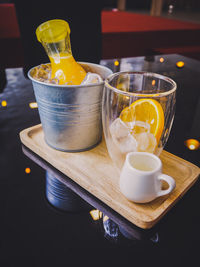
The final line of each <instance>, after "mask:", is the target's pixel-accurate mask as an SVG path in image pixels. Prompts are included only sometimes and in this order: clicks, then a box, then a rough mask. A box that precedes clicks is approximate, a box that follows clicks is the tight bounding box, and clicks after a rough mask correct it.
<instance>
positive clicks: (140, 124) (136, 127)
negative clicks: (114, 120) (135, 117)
mask: <svg viewBox="0 0 200 267" xmlns="http://www.w3.org/2000/svg"><path fill="white" fill-rule="evenodd" d="M126 125H127V126H128V128H130V129H131V133H132V134H139V133H143V132H150V125H149V123H147V122H144V121H131V122H126Z"/></svg>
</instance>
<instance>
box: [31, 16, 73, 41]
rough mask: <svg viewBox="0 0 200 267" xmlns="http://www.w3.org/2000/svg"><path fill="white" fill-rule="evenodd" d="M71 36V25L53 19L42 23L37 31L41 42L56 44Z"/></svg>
mask: <svg viewBox="0 0 200 267" xmlns="http://www.w3.org/2000/svg"><path fill="white" fill-rule="evenodd" d="M67 34H68V35H69V34H70V28H69V24H68V23H67V22H66V21H65V20H61V19H53V20H48V21H46V22H44V23H42V24H41V25H40V26H38V27H37V29H36V36H37V39H38V41H39V42H41V43H42V42H43V43H56V42H59V41H61V40H63V39H65V37H66V36H67Z"/></svg>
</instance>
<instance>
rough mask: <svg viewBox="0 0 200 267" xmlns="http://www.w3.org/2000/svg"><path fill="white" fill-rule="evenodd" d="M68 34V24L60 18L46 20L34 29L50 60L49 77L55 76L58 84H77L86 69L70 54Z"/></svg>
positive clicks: (82, 78)
mask: <svg viewBox="0 0 200 267" xmlns="http://www.w3.org/2000/svg"><path fill="white" fill-rule="evenodd" d="M69 35H70V28H69V24H68V23H67V22H66V21H64V20H60V19H54V20H49V21H46V22H44V23H42V24H41V25H40V26H39V27H38V28H37V29H36V36H37V39H38V41H39V42H41V43H42V45H43V46H44V48H45V50H46V53H47V55H48V56H49V59H50V62H51V69H52V71H51V78H52V79H54V78H57V79H58V80H59V84H68V85H79V84H81V82H82V81H83V80H84V78H85V76H86V71H85V70H84V69H83V68H82V67H81V65H80V64H78V63H77V62H76V61H75V59H74V57H73V55H72V51H71V43H70V37H69Z"/></svg>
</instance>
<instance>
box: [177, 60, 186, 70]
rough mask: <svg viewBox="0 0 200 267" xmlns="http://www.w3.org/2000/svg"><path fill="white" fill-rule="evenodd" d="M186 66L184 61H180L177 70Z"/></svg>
mask: <svg viewBox="0 0 200 267" xmlns="http://www.w3.org/2000/svg"><path fill="white" fill-rule="evenodd" d="M184 65H185V63H184V62H183V61H178V62H176V66H177V68H179V69H181V68H183V67H184Z"/></svg>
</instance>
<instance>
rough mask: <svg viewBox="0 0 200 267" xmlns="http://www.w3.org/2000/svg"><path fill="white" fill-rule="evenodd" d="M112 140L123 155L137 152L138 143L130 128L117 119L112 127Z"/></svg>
mask: <svg viewBox="0 0 200 267" xmlns="http://www.w3.org/2000/svg"><path fill="white" fill-rule="evenodd" d="M110 133H111V136H112V140H113V142H114V144H115V145H116V146H117V148H118V149H119V150H120V152H121V153H128V152H132V151H137V141H136V139H135V138H134V136H133V135H132V134H131V133H130V128H129V127H127V125H126V124H125V123H124V122H123V121H122V120H121V119H120V118H117V119H116V120H114V121H113V123H112V124H111V126H110Z"/></svg>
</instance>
